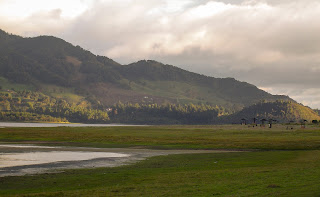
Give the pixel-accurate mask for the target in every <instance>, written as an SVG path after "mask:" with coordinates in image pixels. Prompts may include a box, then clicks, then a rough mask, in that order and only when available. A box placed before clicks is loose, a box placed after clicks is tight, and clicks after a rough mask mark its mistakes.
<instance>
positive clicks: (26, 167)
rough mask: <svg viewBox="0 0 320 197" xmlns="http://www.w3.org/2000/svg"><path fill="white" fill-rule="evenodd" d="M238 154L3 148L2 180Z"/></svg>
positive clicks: (214, 151) (36, 147)
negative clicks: (162, 157) (173, 156)
mask: <svg viewBox="0 0 320 197" xmlns="http://www.w3.org/2000/svg"><path fill="white" fill-rule="evenodd" d="M221 152H239V151H230V150H151V149H138V148H86V147H54V146H37V145H32V144H30V145H26V144H23V145H17V144H12V145H11V144H2V145H0V177H4V176H22V175H27V174H39V173H58V172H62V171H63V170H64V169H79V168H97V167H116V166H121V165H127V164H132V163H134V162H137V161H140V160H143V159H145V158H147V157H152V156H160V155H169V154H196V153H221Z"/></svg>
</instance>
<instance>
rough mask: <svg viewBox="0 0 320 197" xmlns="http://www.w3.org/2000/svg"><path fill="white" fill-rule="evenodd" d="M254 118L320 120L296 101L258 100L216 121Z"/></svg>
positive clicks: (313, 112)
mask: <svg viewBox="0 0 320 197" xmlns="http://www.w3.org/2000/svg"><path fill="white" fill-rule="evenodd" d="M253 118H256V119H257V120H258V121H260V120H261V119H267V120H269V119H273V120H277V121H278V122H283V123H288V122H290V121H291V122H300V121H301V120H307V121H308V122H312V120H320V116H319V114H317V113H316V112H315V111H314V110H312V109H310V108H309V107H306V106H303V105H302V104H299V103H296V102H292V101H289V102H284V101H276V102H268V103H267V102H260V103H257V104H254V105H252V106H250V107H247V108H244V109H243V110H241V111H240V112H237V113H235V114H232V115H230V116H223V117H221V118H220V119H219V120H217V121H218V122H224V123H239V122H241V119H246V120H248V121H249V122H252V121H253Z"/></svg>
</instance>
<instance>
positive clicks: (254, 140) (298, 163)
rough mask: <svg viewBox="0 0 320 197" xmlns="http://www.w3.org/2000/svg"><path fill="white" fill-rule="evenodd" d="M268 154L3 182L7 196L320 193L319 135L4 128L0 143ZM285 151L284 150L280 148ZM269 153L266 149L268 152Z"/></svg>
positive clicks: (176, 158) (165, 160) (158, 161)
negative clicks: (213, 149)
mask: <svg viewBox="0 0 320 197" xmlns="http://www.w3.org/2000/svg"><path fill="white" fill-rule="evenodd" d="M22 141H23V142H25V141H29V142H30V141H33V142H36V141H39V142H43V141H45V143H56V144H58V142H62V143H61V144H62V145H69V144H70V145H81V146H96V147H117V146H125V147H128V146H129V147H131V146H143V147H144V146H146V147H152V148H157V147H158V148H171V149H172V148H189V149H192V148H197V149H205V148H223V149H263V150H265V151H258V152H257V151H254V152H240V153H215V154H189V155H187V154H185V155H169V156H158V157H152V158H149V159H147V160H144V161H141V162H138V163H136V164H133V165H128V166H122V167H116V168H97V169H82V170H67V171H65V172H64V173H59V174H42V175H33V176H22V177H3V178H0V195H1V196H6V195H7V196H15V195H17V196H319V194H320V179H319V177H320V150H319V147H320V130H319V128H317V127H314V128H308V129H304V130H300V129H294V130H286V129H285V127H283V126H277V127H276V128H274V129H267V128H248V127H239V126H211V127H210V126H171V127H111V128H65V127H62V128H5V129H4V128H2V129H0V142H20V143H21V142H22ZM280 149H284V150H285V151H284V150H280ZM267 150H268V151H267Z"/></svg>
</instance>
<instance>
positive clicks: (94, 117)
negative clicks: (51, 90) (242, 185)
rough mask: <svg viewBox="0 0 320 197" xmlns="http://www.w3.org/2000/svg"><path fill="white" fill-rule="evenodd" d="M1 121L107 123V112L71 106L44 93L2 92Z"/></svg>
mask: <svg viewBox="0 0 320 197" xmlns="http://www.w3.org/2000/svg"><path fill="white" fill-rule="evenodd" d="M0 120H2V121H49V122H84V123H107V122H108V121H109V117H108V114H107V112H104V111H102V110H95V109H92V108H91V107H85V104H84V105H83V106H81V105H76V104H69V103H68V102H66V101H65V100H63V99H56V98H53V97H50V96H47V95H44V94H43V93H39V92H31V91H22V92H20V91H18V92H16V91H14V90H6V91H0Z"/></svg>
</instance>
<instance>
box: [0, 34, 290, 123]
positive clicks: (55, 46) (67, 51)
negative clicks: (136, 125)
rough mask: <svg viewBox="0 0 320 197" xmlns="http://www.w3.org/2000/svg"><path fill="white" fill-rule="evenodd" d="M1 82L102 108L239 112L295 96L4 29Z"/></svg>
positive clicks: (0, 39) (0, 41) (0, 40)
mask: <svg viewBox="0 0 320 197" xmlns="http://www.w3.org/2000/svg"><path fill="white" fill-rule="evenodd" d="M0 82H2V83H3V84H0V85H3V86H4V88H7V87H10V88H13V89H14V88H18V87H19V88H20V89H21V87H24V88H28V90H32V91H37V92H44V93H45V94H46V95H48V96H49V97H52V98H59V99H64V100H65V101H68V102H70V106H72V105H80V104H81V103H87V105H88V106H90V107H93V108H96V109H99V110H103V109H106V108H108V107H110V106H114V105H116V104H117V103H119V102H122V103H128V104H129V105H128V106H129V107H130V106H131V105H130V103H131V104H135V103H137V104H141V106H144V107H145V108H146V107H147V106H148V105H154V104H158V105H167V104H172V105H173V106H179V105H190V104H191V105H192V104H195V105H198V106H199V107H196V108H195V109H201V106H204V105H205V106H217V107H215V108H214V109H217V111H216V112H214V114H221V113H222V112H221V110H219V108H221V109H223V110H222V111H223V113H225V114H236V113H240V111H241V110H246V109H248V108H249V109H250V106H253V105H256V104H258V103H261V102H274V103H275V102H277V101H281V102H287V101H290V102H295V101H294V100H292V99H291V98H290V97H288V96H284V95H272V94H270V93H268V92H266V91H264V90H261V89H259V88H257V87H256V86H254V85H252V84H249V83H247V82H241V81H238V80H236V79H234V78H216V77H212V76H206V75H202V74H198V73H194V72H190V71H187V70H184V69H181V68H179V67H176V66H172V65H168V64H163V63H161V62H157V61H155V60H140V61H137V62H133V63H130V64H128V65H122V64H120V63H118V62H116V61H114V60H112V59H110V58H108V57H105V56H99V55H94V54H93V53H91V52H90V51H87V50H85V49H83V48H81V47H80V46H74V45H72V44H70V43H69V42H67V41H65V40H63V39H60V38H56V37H54V36H38V37H34V38H23V37H21V36H16V35H12V34H8V33H6V32H4V31H2V30H0ZM19 84H20V85H19ZM21 84H22V85H21ZM21 90H23V89H21ZM38 105H40V104H39V103H38ZM277 105H279V106H280V104H277ZM173 108H174V107H173ZM205 108H208V109H209V108H210V107H205ZM159 109H160V108H159ZM164 109H166V108H165V107H164V108H161V110H164ZM210 109H211V108H210ZM212 109H213V108H212ZM135 110H136V111H137V112H139V113H142V112H141V111H139V110H140V109H135ZM157 110H158V109H157ZM179 110H182V108H181V109H179ZM201 110H202V109H201ZM191 112H192V110H191V111H189V112H188V113H191ZM143 113H145V112H143ZM179 113H180V111H179ZM199 113H200V112H199ZM201 113H204V112H203V111H201ZM171 115H172V114H171ZM119 119H121V118H119Z"/></svg>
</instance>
